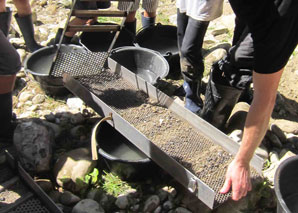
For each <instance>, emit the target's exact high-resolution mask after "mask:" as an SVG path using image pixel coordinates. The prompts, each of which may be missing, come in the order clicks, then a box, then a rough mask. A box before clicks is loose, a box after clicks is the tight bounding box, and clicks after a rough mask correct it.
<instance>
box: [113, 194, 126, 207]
mask: <svg viewBox="0 0 298 213" xmlns="http://www.w3.org/2000/svg"><path fill="white" fill-rule="evenodd" d="M115 205H116V206H118V208H119V209H126V208H127V206H128V205H129V202H128V197H127V195H119V196H118V197H117V200H116V202H115Z"/></svg>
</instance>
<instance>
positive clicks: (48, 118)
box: [44, 113, 56, 122]
mask: <svg viewBox="0 0 298 213" xmlns="http://www.w3.org/2000/svg"><path fill="white" fill-rule="evenodd" d="M44 117H45V119H46V120H47V121H49V122H55V119H56V117H55V115H54V114H53V113H50V114H48V115H45V116H44Z"/></svg>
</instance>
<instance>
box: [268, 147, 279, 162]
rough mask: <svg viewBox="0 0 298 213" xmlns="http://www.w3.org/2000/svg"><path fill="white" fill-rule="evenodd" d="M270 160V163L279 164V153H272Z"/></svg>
mask: <svg viewBox="0 0 298 213" xmlns="http://www.w3.org/2000/svg"><path fill="white" fill-rule="evenodd" d="M269 159H270V162H271V163H276V162H278V161H279V155H278V153H277V152H276V151H274V150H273V151H271V152H270V153H269Z"/></svg>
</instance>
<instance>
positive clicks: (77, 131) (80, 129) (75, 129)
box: [70, 125, 87, 138]
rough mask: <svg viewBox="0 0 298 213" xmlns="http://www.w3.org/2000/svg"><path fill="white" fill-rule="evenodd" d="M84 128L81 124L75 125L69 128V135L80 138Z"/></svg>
mask: <svg viewBox="0 0 298 213" xmlns="http://www.w3.org/2000/svg"><path fill="white" fill-rule="evenodd" d="M86 131H87V130H86V128H85V126H83V125H79V126H75V127H73V128H72V129H71V130H70V135H71V136H72V137H74V138H80V137H81V136H82V135H85V133H86Z"/></svg>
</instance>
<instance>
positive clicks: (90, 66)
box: [50, 51, 108, 77]
mask: <svg viewBox="0 0 298 213" xmlns="http://www.w3.org/2000/svg"><path fill="white" fill-rule="evenodd" d="M107 57H108V53H107V52H90V51H87V52H68V53H65V52H58V55H57V59H56V61H55V64H54V66H53V69H52V71H51V73H50V74H51V76H54V77H61V76H62V74H63V73H68V74H70V75H71V76H85V75H94V74H97V73H99V72H100V71H101V70H102V69H103V67H104V65H105V62H106V60H107Z"/></svg>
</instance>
